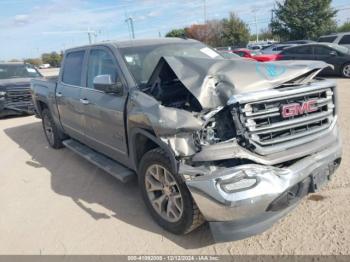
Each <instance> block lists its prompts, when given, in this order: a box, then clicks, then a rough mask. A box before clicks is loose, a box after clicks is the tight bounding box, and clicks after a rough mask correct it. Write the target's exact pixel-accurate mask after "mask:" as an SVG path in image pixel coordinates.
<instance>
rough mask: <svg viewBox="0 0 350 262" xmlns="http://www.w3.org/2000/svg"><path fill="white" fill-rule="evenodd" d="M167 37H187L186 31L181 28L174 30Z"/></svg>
mask: <svg viewBox="0 0 350 262" xmlns="http://www.w3.org/2000/svg"><path fill="white" fill-rule="evenodd" d="M165 36H166V37H186V36H187V34H186V29H185V28H179V29H173V30H171V31H169V32H168V33H167V34H166V35H165Z"/></svg>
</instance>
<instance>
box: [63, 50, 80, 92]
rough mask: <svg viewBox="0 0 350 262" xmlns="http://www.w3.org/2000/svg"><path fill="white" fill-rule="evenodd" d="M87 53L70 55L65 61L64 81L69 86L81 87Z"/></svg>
mask: <svg viewBox="0 0 350 262" xmlns="http://www.w3.org/2000/svg"><path fill="white" fill-rule="evenodd" d="M84 55H85V51H76V52H71V53H68V54H67V55H66V57H65V59H64V65H63V76H62V81H63V83H65V84H68V85H75V86H80V84H81V73H82V69H83V61H84Z"/></svg>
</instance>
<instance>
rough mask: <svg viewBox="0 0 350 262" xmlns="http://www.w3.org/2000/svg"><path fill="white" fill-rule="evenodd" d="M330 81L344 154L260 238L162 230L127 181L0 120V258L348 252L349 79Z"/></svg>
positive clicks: (32, 126) (33, 127)
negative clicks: (324, 181) (216, 239)
mask: <svg viewBox="0 0 350 262" xmlns="http://www.w3.org/2000/svg"><path fill="white" fill-rule="evenodd" d="M337 81H338V84H339V97H340V125H341V128H342V136H343V145H344V155H343V161H342V164H341V167H340V169H339V170H338V171H337V173H336V175H335V177H334V179H333V180H332V181H331V182H330V183H329V184H328V185H327V186H326V187H325V188H324V189H323V190H322V191H321V192H320V193H318V194H314V195H310V196H309V197H307V198H305V199H304V200H303V201H302V203H301V204H300V205H299V206H298V207H297V208H296V209H295V210H294V211H293V212H292V213H291V214H289V215H288V216H287V217H285V218H284V219H282V220H281V221H280V222H278V223H277V224H275V225H274V226H273V227H272V228H271V229H269V230H268V231H266V232H265V233H263V234H260V235H258V236H255V237H251V238H248V239H245V240H241V241H236V242H228V243H220V244H215V243H213V240H212V238H211V236H210V234H209V230H208V228H207V227H205V226H204V227H201V228H200V229H199V230H196V231H195V232H193V233H191V234H189V235H186V236H175V235H172V234H169V233H167V232H165V231H164V230H162V229H161V228H160V227H158V226H157V225H156V224H155V222H153V220H152V219H151V217H150V216H149V215H148V213H147V211H146V209H145V207H144V205H143V203H142V200H141V197H140V195H139V192H138V188H137V185H136V184H135V183H131V184H128V185H124V184H121V183H119V182H118V181H116V180H115V179H114V178H113V177H111V176H109V175H108V174H106V173H105V172H103V171H101V170H99V169H97V168H96V167H94V166H93V165H91V164H89V163H88V162H86V161H85V160H83V159H82V158H81V157H79V156H77V155H75V154H74V153H72V152H71V151H69V150H68V149H62V150H53V149H51V148H49V147H48V146H47V143H46V141H45V138H44V135H43V132H42V129H41V122H40V121H39V120H38V119H35V118H34V117H17V118H7V119H2V120H0V144H1V149H2V151H1V154H0V156H1V157H0V177H1V183H0V210H1V215H0V254H220V255H224V254H350V223H349V216H350V205H349V199H350V171H349V149H350V144H349V141H350V130H349V127H350V119H349V116H350V103H349V100H348V99H350V80H345V79H339V80H337Z"/></svg>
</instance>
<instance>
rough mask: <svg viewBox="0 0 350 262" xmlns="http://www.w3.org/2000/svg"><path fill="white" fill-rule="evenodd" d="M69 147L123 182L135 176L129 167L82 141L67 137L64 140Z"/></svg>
mask: <svg viewBox="0 0 350 262" xmlns="http://www.w3.org/2000/svg"><path fill="white" fill-rule="evenodd" d="M62 143H63V144H64V145H65V146H66V147H67V148H69V149H71V150H72V151H74V152H75V153H77V154H79V155H80V156H82V157H83V158H85V159H86V160H88V161H90V162H91V163H93V164H95V165H96V166H98V167H99V168H101V169H102V170H104V171H106V172H107V173H109V174H111V175H112V176H114V177H115V178H117V179H119V180H120V181H121V182H123V183H126V182H128V181H130V180H132V179H134V178H136V174H135V172H134V171H132V170H130V169H128V168H127V167H124V166H122V165H121V164H119V163H117V162H116V161H114V160H112V159H110V158H109V157H106V156H104V155H102V154H101V153H98V152H96V151H95V150H93V149H91V148H90V147H88V146H85V145H83V144H81V143H80V142H78V141H76V140H73V139H67V140H64V141H63V142H62Z"/></svg>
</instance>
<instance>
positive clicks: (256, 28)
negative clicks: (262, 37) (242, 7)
mask: <svg viewBox="0 0 350 262" xmlns="http://www.w3.org/2000/svg"><path fill="white" fill-rule="evenodd" d="M252 11H253V13H254V21H255V22H254V23H255V33H256V42H257V43H258V42H259V34H258V21H257V18H256V11H258V10H257V8H256V7H253V9H252Z"/></svg>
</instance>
